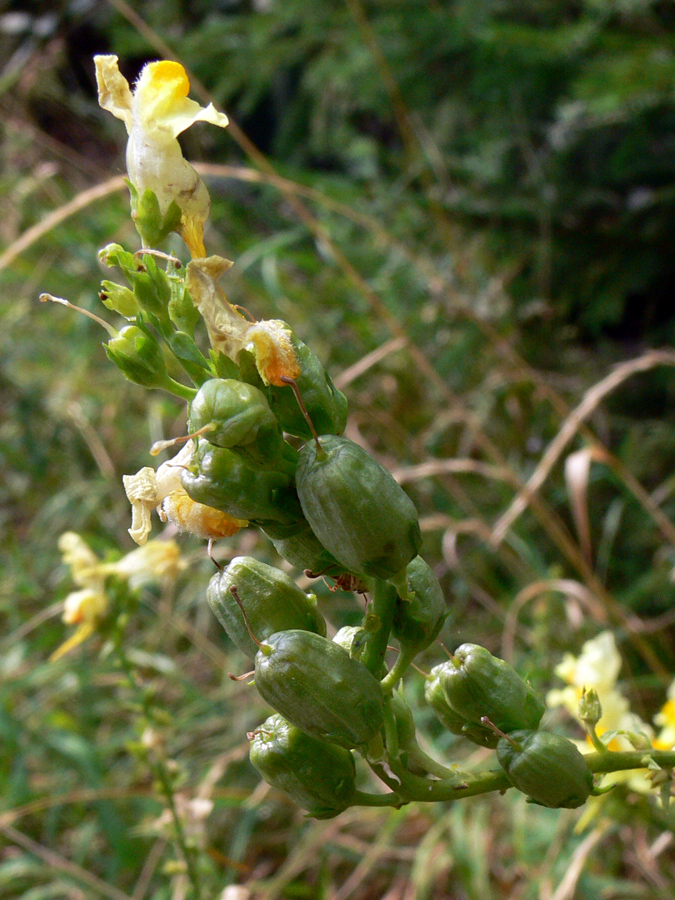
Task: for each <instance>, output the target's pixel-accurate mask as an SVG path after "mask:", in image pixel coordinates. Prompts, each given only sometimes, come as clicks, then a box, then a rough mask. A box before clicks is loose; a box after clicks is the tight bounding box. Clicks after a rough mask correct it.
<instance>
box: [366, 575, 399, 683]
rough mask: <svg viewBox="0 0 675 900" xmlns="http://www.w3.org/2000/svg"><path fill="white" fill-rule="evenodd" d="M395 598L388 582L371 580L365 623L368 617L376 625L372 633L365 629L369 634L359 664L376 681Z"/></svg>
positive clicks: (386, 640)
mask: <svg viewBox="0 0 675 900" xmlns="http://www.w3.org/2000/svg"><path fill="white" fill-rule="evenodd" d="M397 596H398V595H397V593H396V588H395V587H392V585H390V584H389V583H388V582H386V581H382V580H381V579H379V578H374V579H373V594H372V601H371V604H370V606H369V608H368V614H367V616H366V622H367V621H368V618H369V617H370V619H371V621H375V622H376V623H377V625H376V628H375V630H373V631H370V629H368V628H367V627H366V630H367V631H369V634H368V641H367V642H366V646H365V648H364V651H363V656H362V657H361V662H362V663H363V664H364V666H365V667H366V668H367V669H368V670H369V671H370V672H372V673H373V675H374V676H375V677H376V678H378V679H379V677H380V675H381V674H382V666H383V665H384V656H385V653H386V652H387V644H388V642H389V632H390V631H391V624H392V621H393V619H394V610H395V609H396V598H397Z"/></svg>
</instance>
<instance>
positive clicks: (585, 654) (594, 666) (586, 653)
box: [546, 631, 652, 752]
mask: <svg viewBox="0 0 675 900" xmlns="http://www.w3.org/2000/svg"><path fill="white" fill-rule="evenodd" d="M620 670H621V657H620V655H619V651H618V649H617V646H616V642H615V640H614V635H613V634H612V632H611V631H603V632H601V633H600V634H599V635H598V636H597V637H595V638H593V639H592V640H590V641H586V643H585V644H584V645H583V647H582V648H581V654H580V655H579V657H575V656H573V655H572V654H571V653H566V654H565V656H564V657H563V661H562V662H561V663H560V664H559V665H558V666H556V668H555V673H556V675H558V677H559V678H562V679H563V681H566V682H567V687H564V688H562V689H557V690H556V689H554V690H551V691H549V693H548V695H547V697H546V703H547V705H548V706H550V707H555V706H564V707H565V709H567V711H568V712H569V714H570V715H571V716H572V717H573V718H575V719H577V720H579V700H580V699H581V694H582V692H583V690H584V688H585V689H586V690H588V689H590V688H594V689H595V691H596V692H597V694H598V699H599V700H600V705H601V706H602V717H601V718H600V720H599V722H598V723H597V726H596V732H597V734H598V735H599V736H601V735H603V734H604V733H605V732H612V731H631V732H637V733H643V734H646V735H647V736H651V734H652V731H651V729H650V727H649V726H648V725H647V724H646V723H645V722H643V721H642V720H641V719H640V718H639V717H638V716H636V715H635V714H634V713H632V712H631V711H630V704H629V702H628V700H627V699H626V698H625V697H624V696H623V694H622V693H621V691H619V690H618V689H617V688H616V682H617V679H618V677H619V672H620ZM608 746H609V747H610V749H612V750H624V749H625V750H629V749H632V745H631V744H630V741H628V739H627V738H625V737H623V736H620V735H619V736H617V737H614V738H612V740H611V742H610V743H609V745H608ZM581 749H582V750H583V751H584V752H590V751H591V750H592V746H591V744H590V742H588V741H587V742H586V743H585V744H583V745H582V746H581Z"/></svg>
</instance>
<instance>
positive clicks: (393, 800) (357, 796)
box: [351, 791, 406, 807]
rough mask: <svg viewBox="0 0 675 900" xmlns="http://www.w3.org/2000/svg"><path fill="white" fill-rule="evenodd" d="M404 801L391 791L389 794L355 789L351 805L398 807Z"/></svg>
mask: <svg viewBox="0 0 675 900" xmlns="http://www.w3.org/2000/svg"><path fill="white" fill-rule="evenodd" d="M405 802H406V801H405V800H403V799H402V798H401V797H399V795H398V794H397V793H395V792H393V791H392V793H391V794H368V793H367V792H366V791H356V792H355V793H354V798H353V800H352V803H351V805H352V806H395V807H399V806H401V805H402V804H403V803H405Z"/></svg>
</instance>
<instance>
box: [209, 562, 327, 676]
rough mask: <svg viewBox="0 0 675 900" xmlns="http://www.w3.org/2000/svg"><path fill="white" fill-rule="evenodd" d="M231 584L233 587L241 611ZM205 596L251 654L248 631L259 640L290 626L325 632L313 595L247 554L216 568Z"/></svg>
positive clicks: (236, 641)
mask: <svg viewBox="0 0 675 900" xmlns="http://www.w3.org/2000/svg"><path fill="white" fill-rule="evenodd" d="M231 588H235V589H236V592H237V597H238V599H239V601H240V602H241V604H242V606H243V609H244V611H243V612H242V609H241V607H240V606H239V603H237V600H236V599H235V597H234V595H233V593H232V591H231ZM206 599H207V600H208V603H209V606H210V607H211V609H212V611H213V613H214V614H215V616H216V618H217V619H218V621H219V622H220V624H221V625H222V626H223V628H224V629H225V631H226V632H227V634H228V636H229V637H230V639H231V640H232V642H233V643H234V644H236V646H237V647H239V649H240V650H241V651H242V652H243V653H245V654H246V655H247V656H250V657H251V658H253V657H254V656H255V655H256V653H257V651H258V647H257V645H256V643H255V641H254V640H253V638H252V637H251V632H252V633H253V634H254V635H255V636H256V638H257V639H258V640H259V641H264V640H265V639H266V638H268V637H269V636H270V635H271V634H274V633H275V632H277V631H287V630H289V629H303V630H306V631H313V632H316V633H317V634H321V635H325V634H326V623H325V622H324V620H323V617H322V616H321V614H320V613H319V611H318V610H317V608H316V597H315V596H314V595H313V594H309V595H307V594H305V592H304V591H303V590H301V589H300V588H299V587H298V586H297V584H296V583H295V582H294V581H292V580H291V579H290V578H289V577H288V575H286V574H285V573H284V572H282V571H280V570H279V569H275V568H274V567H273V566H268V565H266V564H265V563H262V562H258V560H256V559H253V558H252V557H250V556H236V557H235V558H234V559H233V560H232V561H231V562H230V564H229V565H228V566H227V568H226V569H223V571H222V572H217V573H216V574H215V575H214V576H213V578H212V579H211V581H210V582H209V585H208V588H207V589H206ZM244 613H245V618H244ZM249 629H250V630H249Z"/></svg>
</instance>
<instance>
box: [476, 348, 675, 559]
mask: <svg viewBox="0 0 675 900" xmlns="http://www.w3.org/2000/svg"><path fill="white" fill-rule="evenodd" d="M657 366H675V353H672V352H670V351H668V350H651V351H649V352H648V353H645V354H643V355H642V356H640V357H638V358H637V359H634V360H631V361H630V362H627V363H623V364H622V365H620V366H617V368H616V369H615V370H614V371H613V372H611V373H610V374H609V375H607V376H606V377H605V378H603V379H602V381H599V382H598V383H597V384H595V385H594V386H593V387H592V388H590V390H588V391H587V392H586V394H585V396H584V398H583V400H582V401H581V403H580V404H579V405H578V406H577V407H576V409H574V410H573V412H572V413H571V415H570V416H568V418H567V419H566V420H565V422H563V425H562V427H561V429H560V431H559V432H558V434H557V435H556V437H555V438H554V439H553V440H552V441H551V443H550V444H549V446H548V448H547V449H546V452H545V453H544V455H543V456H542V458H541V461H540V463H539V465H538V466H537V468H536V469H535V470H534V472H533V473H532V475H531V476H530V478H529V479H528V481H527V483H526V484H525V485H524V487H523V489H522V490H521V491H520V492H519V493H518V495H517V496H516V498H515V499H514V500H513V502H512V503H511V506H510V507H509V508H508V510H507V511H506V512H505V513H504V514H503V515H502V516H500V518H499V519H498V520H497V522H496V523H495V526H494V528H493V531H492V543H493V545H494V546H498V545H499V544H500V543H501V542H502V541H503V540H504V537H505V535H506V532H507V531H508V530H509V529H510V528H511V527H513V525H514V523H515V522H516V521H517V520H518V518H519V517H520V516H521V515H522V513H523V512H524V511H525V510H526V509H527V507H528V505H529V504H530V503H531V502H532V500H533V499H534V497H535V495H536V494H537V492H538V491H539V489H540V488H541V487H542V485H543V484H544V482H545V481H546V479H547V478H548V476H549V475H550V473H551V470H552V469H553V467H554V466H555V464H556V462H557V461H558V459H559V458H560V456H561V454H562V453H563V451H564V449H565V447H566V446H567V445H568V444H569V442H570V441H571V440H572V439H573V438H574V436H575V435H576V433H577V432H578V430H579V427H580V426H581V424H582V423H583V422H584V421H585V420H586V419H587V418H588V417H589V416H590V415H591V414H592V413H593V411H594V410H595V409H596V408H597V407H598V405H599V404H600V403H601V402H602V401H603V400H604V398H605V397H606V396H607V395H608V394H611V393H612V391H615V390H616V389H617V388H618V387H619V386H620V385H621V384H623V382H624V381H626V380H627V379H628V378H630V377H632V376H633V375H637V374H638V373H639V372H647V371H649V369H654V368H656V367H657Z"/></svg>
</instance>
